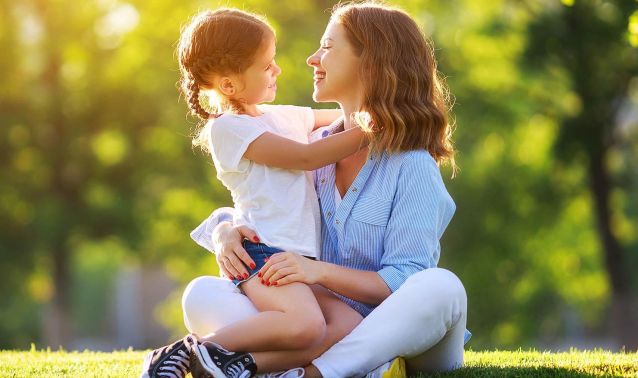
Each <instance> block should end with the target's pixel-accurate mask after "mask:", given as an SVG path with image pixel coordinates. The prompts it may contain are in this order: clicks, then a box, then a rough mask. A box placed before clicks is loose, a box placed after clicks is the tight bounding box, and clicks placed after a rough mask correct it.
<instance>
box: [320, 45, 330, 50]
mask: <svg viewBox="0 0 638 378" xmlns="http://www.w3.org/2000/svg"><path fill="white" fill-rule="evenodd" d="M321 48H322V49H324V50H328V49H329V48H330V46H321Z"/></svg>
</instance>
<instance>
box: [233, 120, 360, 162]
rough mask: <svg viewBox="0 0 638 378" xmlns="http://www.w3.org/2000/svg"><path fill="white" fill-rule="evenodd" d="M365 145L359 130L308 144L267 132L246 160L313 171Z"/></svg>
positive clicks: (254, 144)
mask: <svg viewBox="0 0 638 378" xmlns="http://www.w3.org/2000/svg"><path fill="white" fill-rule="evenodd" d="M365 145H367V142H366V137H365V134H364V132H363V131H361V129H359V128H358V127H356V128H353V129H350V130H346V131H343V132H341V133H337V134H334V135H331V136H328V137H326V138H323V139H320V140H317V141H315V142H313V143H309V144H305V143H299V142H296V141H294V140H290V139H288V138H284V137H282V136H279V135H276V134H273V133H269V132H266V133H263V134H262V135H260V136H259V137H257V139H255V140H254V141H253V142H252V143H250V145H249V146H248V149H246V152H245V153H244V158H246V159H248V160H252V161H254V162H255V163H259V164H263V165H267V166H270V167H277V168H284V169H299V170H304V171H312V170H314V169H318V168H321V167H323V166H326V165H328V164H332V163H335V162H337V161H339V160H341V159H343V158H345V157H347V156H350V155H352V154H353V153H355V152H357V151H359V149H361V148H362V147H363V146H365Z"/></svg>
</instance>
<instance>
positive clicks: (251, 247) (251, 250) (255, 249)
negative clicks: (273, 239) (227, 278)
mask: <svg viewBox="0 0 638 378" xmlns="http://www.w3.org/2000/svg"><path fill="white" fill-rule="evenodd" d="M242 246H243V247H244V249H245V250H246V252H248V256H250V258H251V259H253V261H254V262H255V265H256V266H255V269H250V267H249V266H246V264H244V268H246V270H247V271H248V278H246V279H241V280H231V281H232V282H233V283H234V284H235V286H239V284H241V283H242V282H244V281H248V280H249V279H251V278H252V276H254V275H255V274H257V273H258V272H259V270H260V269H261V268H263V267H264V265H266V259H268V258H270V256H272V255H274V254H275V253H279V252H282V250H281V249H278V248H273V247H269V246H267V245H266V244H263V243H258V244H257V243H251V242H249V241H248V240H244V242H243V243H242Z"/></svg>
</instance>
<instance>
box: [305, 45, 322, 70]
mask: <svg viewBox="0 0 638 378" xmlns="http://www.w3.org/2000/svg"><path fill="white" fill-rule="evenodd" d="M306 64H307V65H309V66H310V67H315V66H318V65H319V49H317V51H315V53H314V54H312V55H310V56H309V57H308V59H306Z"/></svg>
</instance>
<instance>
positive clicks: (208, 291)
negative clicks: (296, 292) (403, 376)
mask: <svg viewBox="0 0 638 378" xmlns="http://www.w3.org/2000/svg"><path fill="white" fill-rule="evenodd" d="M182 308H183V310H184V323H185V324H186V328H188V330H189V331H190V332H193V333H196V334H198V335H206V334H209V333H213V332H215V331H216V330H218V329H220V328H222V327H224V326H226V325H228V324H231V323H233V322H236V321H238V320H241V319H244V318H246V317H249V316H252V315H254V314H256V313H257V310H256V309H255V307H254V306H253V304H252V303H251V301H250V300H249V299H248V297H246V296H245V295H243V294H242V293H241V292H240V291H239V289H238V288H236V287H235V286H234V285H233V284H232V283H231V282H230V281H228V280H227V279H222V278H218V277H212V276H204V277H199V278H196V279H194V280H193V281H191V283H190V284H189V285H188V287H187V288H186V290H185V291H184V296H183V298H182ZM466 320H467V296H466V294H465V288H464V287H463V284H462V283H461V281H460V280H459V279H458V278H457V277H456V275H454V273H452V272H450V271H448V270H445V269H440V268H432V269H427V270H424V271H421V272H419V273H416V274H414V275H412V276H411V277H409V278H408V279H407V281H406V282H405V283H404V284H403V286H401V287H400V288H399V289H398V290H397V291H395V292H394V293H392V295H390V296H389V297H388V298H387V299H386V300H385V301H383V303H381V304H380V305H379V306H378V307H377V308H375V309H374V311H372V312H371V313H370V314H369V315H368V316H367V317H366V318H364V319H363V321H362V322H361V323H360V324H359V325H358V326H357V327H356V328H355V329H354V330H353V331H352V332H351V333H350V334H349V335H348V336H346V337H345V338H343V339H342V340H341V341H339V342H338V343H337V344H335V345H334V346H332V348H330V349H329V350H328V351H326V352H325V353H324V354H323V355H321V356H320V357H319V358H317V359H315V360H314V361H313V365H315V366H316V367H317V368H318V369H319V371H320V372H321V374H322V375H323V376H324V377H325V378H341V377H360V376H364V375H365V374H367V373H368V372H369V371H371V370H373V369H374V368H376V367H378V366H379V365H381V364H383V363H385V362H386V361H389V360H391V359H392V358H394V357H396V356H404V357H405V358H406V362H407V366H408V370H409V371H410V372H441V371H448V370H452V369H455V368H458V367H460V366H461V365H463V345H464V337H465V325H466Z"/></svg>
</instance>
